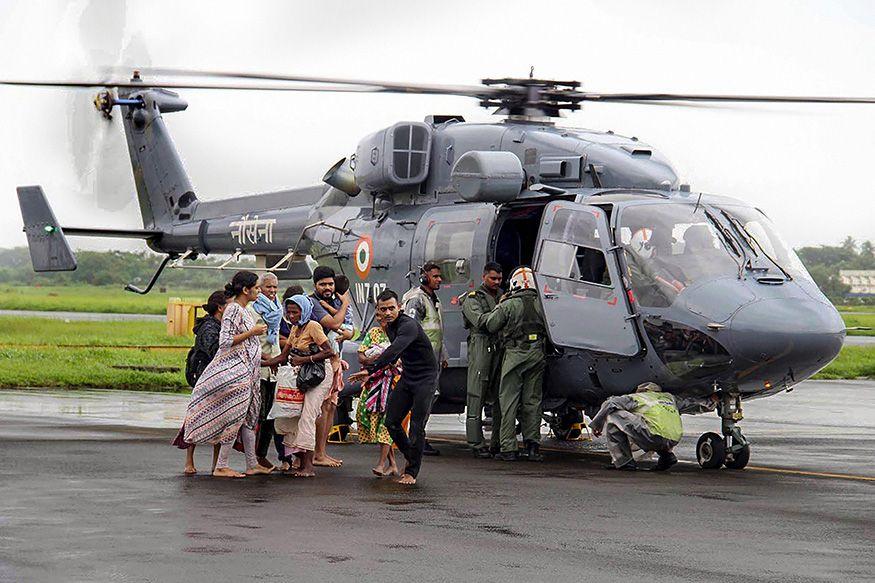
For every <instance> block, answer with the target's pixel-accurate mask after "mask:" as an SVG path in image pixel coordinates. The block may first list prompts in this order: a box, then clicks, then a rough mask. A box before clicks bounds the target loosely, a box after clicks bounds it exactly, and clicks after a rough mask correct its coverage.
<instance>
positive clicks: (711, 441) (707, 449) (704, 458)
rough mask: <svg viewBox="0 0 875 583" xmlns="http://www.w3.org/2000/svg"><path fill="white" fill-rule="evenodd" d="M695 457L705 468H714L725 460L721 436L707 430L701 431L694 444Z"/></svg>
mask: <svg viewBox="0 0 875 583" xmlns="http://www.w3.org/2000/svg"><path fill="white" fill-rule="evenodd" d="M696 459H697V460H699V465H700V466H702V468H704V469H706V470H714V469H717V468H719V467H720V466H722V465H723V463H724V462H725V461H726V445H724V443H723V438H722V437H720V436H719V435H717V434H716V433H714V432H713V431H709V432H708V433H703V434H702V436H701V437H700V438H699V442H698V443H697V444H696Z"/></svg>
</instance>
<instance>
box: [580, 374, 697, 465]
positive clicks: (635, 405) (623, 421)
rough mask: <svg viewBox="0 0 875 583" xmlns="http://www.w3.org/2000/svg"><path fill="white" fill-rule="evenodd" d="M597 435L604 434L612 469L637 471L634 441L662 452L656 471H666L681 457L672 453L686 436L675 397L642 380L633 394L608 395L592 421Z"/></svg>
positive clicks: (649, 448) (640, 446) (637, 444)
mask: <svg viewBox="0 0 875 583" xmlns="http://www.w3.org/2000/svg"><path fill="white" fill-rule="evenodd" d="M590 428H591V429H592V432H593V433H594V434H595V436H596V437H598V436H600V435H601V434H602V431H604V433H605V437H606V438H607V441H608V451H609V452H610V454H611V461H612V462H613V464H612V465H609V466H606V467H607V468H609V469H618V470H624V471H635V470H637V469H638V465H637V464H636V463H635V459H634V458H633V457H632V448H631V444H630V442H631V443H634V444H635V445H636V446H638V447H639V448H641V449H642V450H643V451H645V452H648V451H653V452H656V453H657V454H659V460H658V461H657V462H656V466H654V467H653V470H654V471H665V470H667V469H668V468H670V467H671V466H673V465H675V464H676V463H677V461H678V458H677V457H676V456H675V455H674V453H672V449H673V448H674V446H676V445H677V444H678V441H680V439H681V436H682V435H683V432H684V430H683V426H682V425H681V415H680V413H679V412H678V408H677V404H676V402H675V398H674V396H673V395H671V394H670V393H665V392H663V391H662V388H661V387H660V386H659V385H657V384H656V383H642V384H640V385H638V388H637V389H636V391H635V393H633V394H631V395H618V396H614V397H610V398H608V399H607V400H606V401H605V402H604V403H603V404H602V408H601V409H600V410H599V412H598V414H596V416H595V417H594V418H593V420H592V423H590Z"/></svg>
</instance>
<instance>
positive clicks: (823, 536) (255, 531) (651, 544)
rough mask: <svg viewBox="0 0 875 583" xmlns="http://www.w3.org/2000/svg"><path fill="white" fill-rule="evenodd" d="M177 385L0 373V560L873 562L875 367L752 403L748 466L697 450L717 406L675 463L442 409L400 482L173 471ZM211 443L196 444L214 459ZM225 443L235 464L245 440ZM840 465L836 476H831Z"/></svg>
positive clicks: (101, 571)
mask: <svg viewBox="0 0 875 583" xmlns="http://www.w3.org/2000/svg"><path fill="white" fill-rule="evenodd" d="M186 400H187V397H185V396H181V395H161V394H147V393H120V392H101V391H92V392H78V391H77V392H75V393H74V392H70V393H64V392H58V391H52V392H48V391H3V392H0V418H2V419H3V421H2V422H0V451H2V454H0V456H2V457H0V459H2V462H3V465H2V467H3V470H4V471H3V472H2V473H0V581H10V582H11V581H16V582H17V581H134V582H145V581H187V582H191V581H220V580H229V579H231V578H238V577H245V578H247V579H253V578H254V579H255V580H314V579H315V578H316V577H322V578H323V580H324V581H341V580H361V579H364V578H365V577H367V578H369V579H370V578H373V579H381V578H382V579H385V580H406V581H457V580H465V581H496V580H501V581H539V580H552V581H566V580H571V579H589V580H593V581H620V580H622V581H624V582H634V581H642V582H643V581H647V582H653V581H721V582H724V581H726V580H730V579H739V580H745V581H774V580H792V581H834V580H843V581H866V580H871V579H872V573H875V550H873V542H875V522H873V521H875V471H873V469H872V458H873V455H872V452H873V451H875V437H873V435H875V384H873V383H869V382H808V383H803V384H802V385H800V387H798V388H797V389H796V390H795V391H794V392H792V393H790V394H787V395H779V396H776V397H773V398H770V399H765V400H761V401H753V402H749V403H747V405H746V407H745V413H746V416H747V419H746V420H745V421H744V422H743V427H744V430H745V433H746V435H747V436H748V437H749V438H750V439H751V440H752V441H753V444H754V445H753V447H754V449H753V458H752V462H751V464H752V465H753V466H756V468H761V469H748V470H744V471H740V472H738V471H735V472H733V471H728V470H722V471H710V472H706V471H703V470H700V469H698V467H697V466H696V465H695V464H694V463H690V462H692V460H693V459H694V456H693V455H692V447H693V445H694V443H695V439H696V438H697V436H698V434H699V433H701V431H705V430H717V429H718V427H719V423H718V420H717V418H716V416H712V415H709V416H706V417H685V426H686V429H687V433H688V435H687V436H686V437H685V439H684V442H682V445H681V446H680V448H679V454H680V457H681V458H682V459H683V460H684V461H685V462H687V463H683V462H682V463H681V464H679V465H678V466H677V468H676V469H675V470H674V471H672V472H670V473H668V474H654V473H649V472H639V473H636V474H625V473H617V472H612V471H608V470H604V469H602V464H603V463H604V462H605V461H606V459H605V458H604V457H602V455H601V454H599V453H598V452H597V451H596V452H595V453H593V452H592V451H591V450H598V449H599V446H598V445H597V444H596V445H592V444H574V445H568V444H555V443H553V444H549V448H550V449H552V448H554V447H555V448H562V449H568V451H564V452H556V451H550V452H548V459H547V461H545V462H544V463H543V464H534V463H527V462H518V463H515V464H514V463H501V462H496V461H492V460H486V461H483V460H475V459H473V458H471V457H469V455H468V453H467V451H466V448H465V447H463V446H462V445H457V444H456V443H449V442H458V441H460V440H461V439H463V433H462V425H461V424H460V423H459V420H458V419H457V418H456V417H455V416H440V417H435V418H434V419H433V420H432V422H431V423H430V425H429V430H430V433H431V434H432V435H433V436H434V437H435V439H434V441H435V442H436V445H438V446H439V447H440V449H441V450H442V455H441V456H440V457H437V458H426V460H425V464H424V468H423V472H422V474H421V476H420V478H421V479H420V483H419V484H418V485H417V486H415V487H414V488H411V489H404V488H403V487H401V486H399V485H397V484H394V483H392V482H391V481H389V480H384V479H377V478H374V477H373V476H371V474H370V467H371V465H373V463H374V461H375V458H376V451H375V449H374V448H373V447H370V446H359V445H345V446H334V447H333V453H334V454H336V455H338V456H341V457H343V458H344V460H345V463H344V466H343V468H341V469H337V470H333V469H322V470H321V471H320V473H319V475H318V476H317V478H315V479H314V480H309V481H308V480H299V479H294V478H292V477H289V476H282V475H272V476H264V477H258V478H247V479H245V480H243V481H235V482H232V481H223V480H219V479H213V478H210V477H209V476H207V475H205V474H202V475H199V476H195V477H193V478H185V477H182V476H181V475H180V470H181V467H182V461H183V453H182V452H181V451H180V450H177V449H175V448H172V447H170V446H169V445H168V442H169V440H170V439H171V438H172V436H173V434H174V433H175V428H177V427H178V423H179V419H180V416H181V412H182V410H183V409H184V406H185V402H186ZM206 450H207V448H203V450H202V451H199V455H198V463H199V466H200V468H201V469H202V470H204V469H206V468H207V465H208V458H209V453H208V451H206ZM232 463H233V464H235V465H236V466H237V467H242V463H243V462H242V455H240V454H235V455H234V457H233V458H232ZM830 476H831V477H830Z"/></svg>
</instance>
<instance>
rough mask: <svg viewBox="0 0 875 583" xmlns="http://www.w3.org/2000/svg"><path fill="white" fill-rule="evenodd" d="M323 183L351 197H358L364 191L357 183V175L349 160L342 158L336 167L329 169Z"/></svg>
mask: <svg viewBox="0 0 875 583" xmlns="http://www.w3.org/2000/svg"><path fill="white" fill-rule="evenodd" d="M322 182H324V183H325V184H328V185H329V186H333V187H334V188H336V189H337V190H340V191H343V192H345V193H346V194H348V195H349V196H357V195H358V194H359V193H360V192H361V191H362V189H361V188H359V187H358V185H357V184H356V183H355V173H354V172H353V171H352V168H351V167H350V164H349V160H348V159H346V158H341V159H340V160H339V161H338V162H337V163H336V164H335V165H334V166H332V167H331V168H329V169H328V172H326V173H325V176H323V177H322Z"/></svg>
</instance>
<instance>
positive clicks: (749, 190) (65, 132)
mask: <svg viewBox="0 0 875 583" xmlns="http://www.w3.org/2000/svg"><path fill="white" fill-rule="evenodd" d="M0 54H2V55H3V59H2V60H0V77H4V78H31V79H33V78H39V79H68V78H76V77H95V76H96V72H97V71H99V70H101V68H103V67H106V66H129V67H130V68H134V67H137V66H156V67H157V66H164V67H181V68H191V69H223V70H236V71H258V72H277V73H285V74H300V75H319V76H326V75H331V76H340V77H350V78H373V79H384V80H390V81H413V82H434V83H465V84H472V83H476V82H478V80H479V79H480V78H482V77H490V76H491V77H500V76H525V75H527V74H528V69H529V66H530V65H534V66H535V73H536V75H537V76H539V77H552V78H561V79H568V78H572V79H577V80H579V81H581V82H582V83H583V87H584V89H587V90H593V91H603V92H613V91H647V92H659V91H665V92H699V93H709V92H714V93H739V94H744V93H761V94H787V95H797V94H798V95H806V94H809V95H859V96H872V95H875V75H873V74H872V72H873V70H875V4H873V3H872V2H871V1H866V0H861V1H859V2H840V1H837V0H831V1H823V2H808V1H802V0H795V1H792V2H767V1H760V2H720V3H713V2H701V1H665V0H663V1H661V2H650V1H644V2H627V1H602V2H584V1H580V0H578V1H575V2H567V3H560V2H548V1H541V2H532V1H529V2H509V1H503V2H471V1H465V2H462V1H459V2H456V1H450V0H440V1H434V2H409V1H406V2H404V1H397V2H396V1H393V2H388V1H381V2H362V1H360V2H352V1H348V0H347V1H343V2H340V1H328V0H319V1H316V2H291V1H283V2H258V3H249V2H243V3H241V2H217V1H215V0H212V1H209V2H194V1H191V0H188V1H186V2H179V1H176V0H173V1H166V0H150V1H148V2H146V1H141V2H133V1H129V2H124V1H122V0H102V1H95V0H66V1H62V0H58V1H54V2H49V1H37V0H22V1H11V0H0ZM94 93H95V91H90V90H82V91H66V90H57V89H20V88H0V116H2V117H0V201H2V203H3V208H4V212H2V213H0V246H3V247H8V246H13V245H21V244H24V242H25V238H24V235H23V234H22V233H21V216H20V214H19V211H18V205H17V201H16V198H15V187H16V186H18V185H22V184H41V185H43V187H44V188H45V190H46V193H47V195H48V197H49V200H50V201H51V203H52V204H53V206H54V208H55V212H56V214H57V215H58V218H59V220H60V222H61V224H64V225H76V226H110V225H112V226H119V227H139V226H141V223H140V217H139V214H138V209H137V205H136V203H135V198H134V185H133V180H132V178H131V172H130V164H129V158H128V154H127V149H126V146H125V142H124V135H123V132H122V129H121V126H120V124H119V122H118V120H115V121H114V122H113V123H107V122H105V121H104V120H103V119H101V118H100V116H99V115H98V114H97V113H96V112H95V111H94V109H93V107H92V106H91V99H92V98H93V96H94ZM183 96H184V98H185V99H186V100H187V101H188V102H189V108H188V111H185V112H182V113H175V114H169V115H167V116H166V118H165V119H166V122H167V125H168V127H169V128H170V130H171V132H172V134H173V136H174V139H175V141H176V144H177V146H178V148H179V151H180V153H181V155H182V158H183V161H184V162H185V165H186V168H187V170H188V172H189V174H190V176H191V179H192V182H193V184H194V185H195V190H196V192H197V194H198V196H199V197H200V198H202V199H214V198H223V197H229V196H233V195H236V194H242V193H250V192H259V191H267V190H273V189H279V188H284V187H292V186H304V185H309V184H314V183H317V182H318V181H319V179H320V178H321V176H322V174H323V173H324V171H325V170H326V169H327V168H328V167H329V166H330V165H331V164H333V163H334V162H335V161H336V160H338V159H339V158H341V157H342V156H345V155H347V154H349V153H350V152H352V151H353V150H354V149H355V145H356V143H357V142H358V140H359V139H360V138H361V137H363V136H364V135H365V134H367V133H370V132H372V131H374V130H376V129H379V128H381V127H384V126H386V125H389V124H391V123H394V122H396V121H402V120H421V119H422V118H423V117H424V116H425V115H427V114H430V113H461V114H463V115H464V116H465V117H466V119H469V120H489V118H490V116H489V112H487V111H486V110H482V109H480V108H478V106H477V104H476V102H475V101H474V100H471V99H466V98H452V97H431V96H387V95H371V96H367V95H354V94H335V95H331V94H307V93H300V94H267V93H265V94H256V93H248V92H238V93H231V92H220V91H193V90H188V91H185V92H184V94H183ZM561 124H562V125H567V126H574V127H588V128H593V129H598V130H608V129H612V130H614V131H616V132H618V133H623V134H626V135H634V136H638V137H639V138H640V139H642V140H643V141H645V142H647V143H649V144H651V145H652V146H654V147H656V148H657V149H659V150H661V151H662V152H663V153H664V154H665V155H666V156H667V157H668V158H669V159H670V160H671V161H672V162H673V164H674V165H675V167H676V168H677V170H678V171H679V173H680V175H681V177H682V179H684V180H685V181H688V182H690V183H691V184H692V188H693V190H701V191H705V192H712V193H719V194H724V195H729V196H734V197H737V198H741V199H744V200H746V201H749V202H751V203H753V204H755V205H757V206H758V207H760V208H761V209H763V210H764V211H765V212H766V213H767V214H768V215H770V216H771V217H772V219H773V220H774V221H775V222H776V223H777V225H778V227H779V229H780V230H781V231H782V233H783V235H784V237H785V239H787V240H788V242H790V243H791V244H792V245H794V246H801V245H808V244H820V243H838V242H839V241H840V240H841V239H842V238H843V237H844V236H845V235H852V236H854V237H855V238H857V239H873V240H875V202H873V199H875V183H873V178H872V174H871V173H870V172H869V170H870V169H872V168H873V167H875V105H869V106H861V105H848V106H832V105H819V106H814V105H812V106H778V105H770V106H744V107H738V108H726V107H721V108H715V109H705V108H699V107H684V108H681V107H670V106H641V105H619V104H615V105H610V104H599V105H586V106H585V107H584V110H583V111H581V112H576V113H574V114H572V115H570V116H568V118H567V119H565V120H562V121H561ZM74 244H75V245H77V246H78V247H80V248H83V247H85V248H106V247H107V246H108V245H110V246H112V247H114V248H131V246H130V245H131V243H124V242H119V243H112V244H108V243H106V242H105V241H101V240H95V239H80V238H76V239H74Z"/></svg>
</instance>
